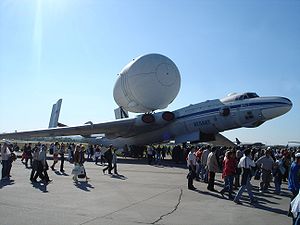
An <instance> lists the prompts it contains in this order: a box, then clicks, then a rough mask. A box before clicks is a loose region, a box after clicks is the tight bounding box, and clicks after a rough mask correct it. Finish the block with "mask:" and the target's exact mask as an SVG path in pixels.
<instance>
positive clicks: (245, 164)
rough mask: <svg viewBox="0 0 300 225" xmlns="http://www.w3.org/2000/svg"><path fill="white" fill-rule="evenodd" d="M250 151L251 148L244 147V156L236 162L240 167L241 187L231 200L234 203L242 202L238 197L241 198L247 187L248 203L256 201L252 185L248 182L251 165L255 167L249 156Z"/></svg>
mask: <svg viewBox="0 0 300 225" xmlns="http://www.w3.org/2000/svg"><path fill="white" fill-rule="evenodd" d="M250 152H251V149H246V150H245V151H244V156H243V157H242V158H241V159H240V162H239V164H238V167H239V168H242V181H241V187H240V189H239V191H238V193H237V195H236V196H235V198H234V200H233V201H234V202H235V203H236V204H242V203H241V202H240V198H241V196H242V194H243V192H244V191H245V189H247V192H248V195H249V198H250V203H251V204H253V203H255V202H256V200H255V199H254V197H253V193H252V185H251V183H250V179H251V167H255V163H254V162H253V160H252V159H251V158H250V157H249V156H250Z"/></svg>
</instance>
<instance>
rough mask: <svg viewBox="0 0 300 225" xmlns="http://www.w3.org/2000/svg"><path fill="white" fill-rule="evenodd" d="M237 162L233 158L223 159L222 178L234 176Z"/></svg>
mask: <svg viewBox="0 0 300 225" xmlns="http://www.w3.org/2000/svg"><path fill="white" fill-rule="evenodd" d="M236 165H237V161H236V159H234V158H225V159H224V161H223V173H222V178H224V177H227V176H230V175H234V174H235V172H236Z"/></svg>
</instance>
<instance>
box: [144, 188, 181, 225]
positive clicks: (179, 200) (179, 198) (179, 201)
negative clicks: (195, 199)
mask: <svg viewBox="0 0 300 225" xmlns="http://www.w3.org/2000/svg"><path fill="white" fill-rule="evenodd" d="M182 193H183V191H182V189H180V194H179V197H178V202H177V204H176V205H175V207H174V209H173V210H172V211H171V212H168V213H166V214H163V215H161V216H160V217H159V218H158V219H157V220H155V221H154V222H152V223H150V224H156V223H158V222H159V221H161V220H162V219H163V218H164V217H165V216H169V215H171V214H172V213H174V212H175V211H176V210H177V209H178V206H179V204H180V203H181V198H182Z"/></svg>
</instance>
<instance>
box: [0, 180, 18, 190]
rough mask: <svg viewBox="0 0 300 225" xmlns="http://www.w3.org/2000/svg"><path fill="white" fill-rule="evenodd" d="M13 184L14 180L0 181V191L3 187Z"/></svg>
mask: <svg viewBox="0 0 300 225" xmlns="http://www.w3.org/2000/svg"><path fill="white" fill-rule="evenodd" d="M13 184H15V181H14V180H1V181H0V189H2V188H3V187H5V186H8V185H13Z"/></svg>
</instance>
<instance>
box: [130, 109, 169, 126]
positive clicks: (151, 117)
mask: <svg viewBox="0 0 300 225" xmlns="http://www.w3.org/2000/svg"><path fill="white" fill-rule="evenodd" d="M174 119H175V115H174V113H172V112H169V111H165V112H159V113H154V114H152V113H145V114H142V115H139V116H138V117H137V120H136V125H145V124H160V125H161V124H165V123H170V122H172V121H173V120H174Z"/></svg>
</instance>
